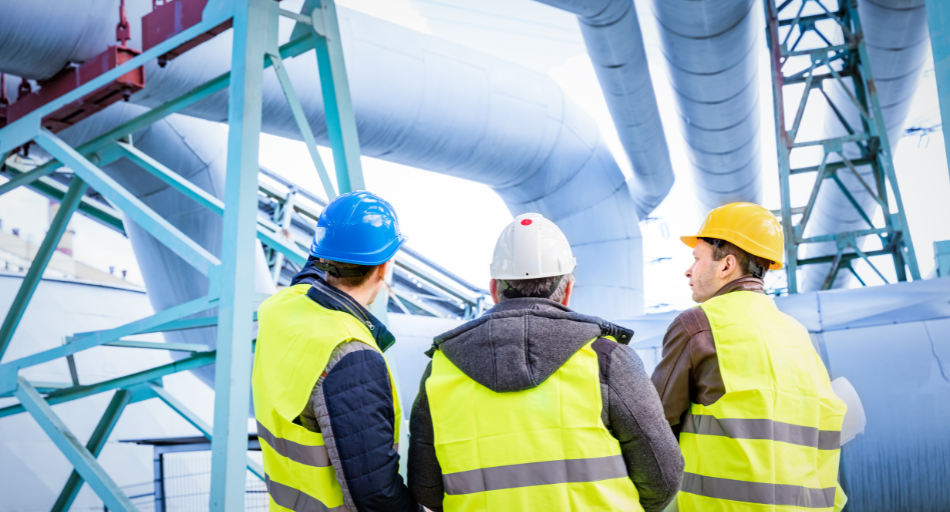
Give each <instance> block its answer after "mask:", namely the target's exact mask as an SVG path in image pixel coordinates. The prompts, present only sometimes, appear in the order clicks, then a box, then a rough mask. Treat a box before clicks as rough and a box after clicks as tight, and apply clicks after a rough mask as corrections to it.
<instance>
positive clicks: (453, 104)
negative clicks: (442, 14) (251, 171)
mask: <svg viewBox="0 0 950 512" xmlns="http://www.w3.org/2000/svg"><path fill="white" fill-rule="evenodd" d="M285 3H287V2H285ZM112 4H113V7H114V8H109V7H107V6H105V7H104V6H103V5H101V0H83V1H78V2H73V3H71V4H70V7H69V9H66V8H63V6H61V5H59V4H58V3H57V2H53V1H51V0H47V1H40V2H25V3H24V2H21V3H16V4H12V5H11V6H8V7H9V9H10V10H12V11H15V14H16V15H15V16H9V15H6V16H4V17H2V18H0V34H4V37H3V38H2V39H0V71H6V70H7V69H19V70H21V72H28V71H29V69H28V68H29V62H31V61H33V60H34V59H33V55H32V54H31V51H32V50H31V48H33V46H31V44H35V43H36V34H37V33H38V32H40V33H43V34H46V36H44V38H42V39H41V40H40V41H39V42H40V43H42V44H41V46H42V50H43V55H44V58H46V59H47V60H49V61H52V62H56V63H58V65H62V64H65V63H66V62H67V60H68V59H69V58H71V56H72V55H74V54H75V53H76V52H74V51H73V50H72V49H73V48H74V47H76V46H77V45H82V44H83V43H82V41H81V38H80V39H77V36H76V34H75V33H72V32H69V31H66V30H65V29H64V30H63V31H60V30H59V28H58V27H60V26H61V25H62V26H64V27H72V26H73V25H75V24H76V19H77V15H76V14H75V13H74V12H73V11H75V12H76V13H82V14H83V16H85V17H86V18H84V19H85V22H86V26H85V27H84V28H83V30H82V31H81V32H82V33H88V34H101V33H103V32H110V31H111V30H112V29H113V27H114V24H115V22H116V21H117V15H116V13H117V2H116V1H113V2H112ZM298 5H299V3H298ZM127 6H128V10H129V17H130V19H131V20H133V22H132V23H133V26H136V23H135V21H134V20H135V19H136V16H141V14H142V13H143V12H145V11H147V10H148V8H149V7H150V2H148V1H147V0H136V1H130V2H128V3H127ZM285 8H292V7H291V6H287V7H285ZM93 9H98V11H93ZM339 12H340V25H341V30H342V34H343V46H344V53H345V56H346V59H347V71H348V74H349V79H350V86H351V91H352V96H353V103H354V109H355V112H356V117H357V122H358V130H359V137H360V144H361V148H362V151H363V154H364V155H366V156H371V157H376V158H382V159H386V160H389V161H392V162H397V163H401V164H406V165H411V166H414V167H418V168H422V169H426V170H430V171H434V172H440V173H444V174H449V175H452V176H458V177H462V178H465V179H469V180H473V181H478V182H481V183H485V184H487V185H489V186H491V187H492V188H493V189H494V190H496V191H497V192H498V194H499V195H501V197H502V198H503V199H504V200H505V203H506V204H507V206H508V208H509V210H510V211H511V212H512V213H513V214H516V215H517V214H520V213H523V212H527V211H536V212H540V213H542V214H544V215H545V216H546V217H548V218H550V219H552V220H554V221H555V222H556V223H558V225H559V226H560V227H561V228H562V229H563V230H564V232H565V234H566V235H567V237H568V238H569V239H570V240H571V243H572V244H573V246H574V252H575V254H576V256H577V258H578V262H579V267H578V270H577V272H576V275H577V278H578V284H577V288H576V291H575V297H576V299H575V300H576V302H575V305H576V307H577V309H579V310H581V311H586V312H590V313H596V314H599V315H601V316H605V317H613V318H616V317H622V316H629V315H631V314H635V313H638V312H641V311H642V309H643V285H642V269H641V265H642V249H641V241H640V230H639V226H638V216H637V213H636V207H635V205H634V203H633V200H632V199H631V197H630V193H629V192H628V189H627V185H626V183H625V179H624V176H623V173H622V172H621V171H620V169H619V167H618V166H617V164H616V162H615V161H614V159H613V157H612V156H611V154H610V152H609V151H608V150H607V148H606V146H605V144H604V143H603V141H602V140H601V138H600V135H599V133H598V130H597V127H596V124H595V123H594V121H593V120H592V119H591V118H590V117H589V116H587V115H586V114H585V113H584V112H583V111H582V110H581V109H580V108H579V107H578V106H577V105H576V104H574V103H573V102H571V101H570V100H569V99H568V98H566V97H565V95H564V94H563V92H562V91H561V90H560V88H559V87H558V86H557V85H556V84H555V83H554V82H553V80H551V79H550V78H549V77H547V76H546V75H543V74H541V73H537V72H533V71H530V70H526V69H524V68H521V67H519V66H516V65H513V64H510V63H507V62H505V61H502V60H499V59H494V58H491V57H488V56H486V55H484V54H481V53H478V52H475V51H472V50H468V49H465V48H462V47H459V46H456V45H452V44H449V43H446V42H445V41H442V40H439V39H436V38H433V37H430V36H426V35H424V34H420V33H417V32H413V31H411V30H408V29H405V28H402V27H399V26H396V25H393V24H391V23H387V22H384V21H381V20H378V19H375V18H372V17H370V16H366V15H363V14H359V13H356V12H352V11H348V10H346V9H340V11H339ZM8 20H15V21H16V23H15V24H11V23H8ZM290 28H291V24H290V23H289V22H287V21H286V20H285V21H283V22H282V25H281V32H282V34H283V35H284V38H285V40H286V37H287V36H288V35H289V32H290ZM133 32H134V33H135V31H133ZM77 33H78V32H77ZM131 44H132V45H133V46H134V45H135V44H136V41H135V40H133V41H132V43H131ZM56 48H59V49H60V51H59V53H56V51H55V49H56ZM230 53H231V35H230V33H225V34H223V35H221V36H218V37H216V38H215V39H212V40H211V41H208V42H206V43H204V44H203V45H201V46H200V47H198V48H196V49H194V50H192V51H190V52H188V53H186V54H184V55H183V56H181V57H179V58H177V59H175V60H174V61H171V62H170V63H169V64H168V65H167V66H166V67H165V68H159V67H158V66H157V65H156V64H155V63H152V64H150V65H149V66H148V67H147V71H146V75H147V86H146V88H145V89H144V90H143V91H141V92H140V93H138V94H136V95H134V96H133V98H132V101H133V102H134V103H140V104H143V105H146V106H154V105H157V104H159V103H162V102H164V101H166V100H169V99H171V98H174V97H177V96H178V95H181V94H184V93H186V92H188V91H189V90H191V89H192V88H194V87H196V86H198V85H200V84H202V83H204V82H205V81H207V80H209V79H211V78H213V77H215V76H218V75H219V74H221V73H223V72H225V71H227V69H228V66H229V65H230ZM59 63H61V64H59ZM285 64H286V68H287V70H288V73H289V74H290V76H291V79H292V81H293V82H294V83H295V84H296V89H297V94H298V95H299V97H300V101H301V103H302V104H303V107H304V110H305V112H306V113H307V116H308V120H309V122H310V124H311V127H312V129H313V130H314V132H315V134H316V137H317V140H318V141H320V142H321V143H324V144H326V143H327V134H326V124H325V122H324V114H323V105H322V98H321V93H320V88H319V80H318V76H319V74H318V70H317V66H316V62H315V59H314V58H313V54H307V55H303V56H301V57H298V58H295V59H289V60H288V61H287V62H286V63H285ZM56 67H58V66H52V65H44V67H43V70H46V69H52V68H56ZM38 73H39V71H34V72H33V74H32V75H29V76H33V77H36V78H44V76H41V75H39V74H38ZM183 113H184V114H188V115H192V116H196V117H201V118H204V119H208V120H212V121H224V120H225V119H226V116H227V93H226V92H222V93H219V94H217V95H214V96H211V97H209V98H206V99H205V100H203V101H201V102H199V103H197V104H195V105H193V106H192V107H190V108H189V109H187V110H186V111H184V112H183ZM263 126H264V131H266V132H268V133H272V134H275V135H279V136H284V137H291V138H298V139H299V137H300V136H299V132H298V130H297V127H296V125H295V124H294V122H293V119H292V117H291V114H290V110H289V108H288V107H287V105H286V100H285V99H284V97H283V93H282V91H281V89H280V87H279V84H278V82H277V80H276V78H275V77H274V75H273V74H272V72H270V71H268V72H266V73H265V90H264V119H263ZM172 168H173V169H174V167H172ZM167 270H169V269H163V272H166V271H167ZM169 285H171V283H169Z"/></svg>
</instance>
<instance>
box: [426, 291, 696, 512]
mask: <svg viewBox="0 0 950 512" xmlns="http://www.w3.org/2000/svg"><path fill="white" fill-rule="evenodd" d="M532 317H537V318H538V319H539V320H547V321H535V322H532V321H531V318H532ZM551 320H554V321H553V322H552V321H551ZM529 326H530V328H528V327H529ZM632 335H633V332H631V331H629V330H627V329H624V328H623V327H620V326H617V325H614V324H611V323H609V322H606V321H604V320H601V319H599V318H596V317H591V316H586V315H581V314H578V313H574V312H572V311H571V310H570V309H568V308H567V307H565V306H562V305H560V304H558V303H556V302H554V301H551V300H548V299H537V298H520V299H508V300H505V301H503V302H501V303H500V304H498V305H497V306H495V307H494V308H492V309H491V310H489V311H488V312H487V313H486V314H485V315H483V316H482V317H480V318H478V319H477V320H473V321H471V322H468V323H466V324H463V325H461V326H459V327H457V328H455V329H453V330H451V331H449V332H447V333H445V334H442V335H440V336H438V337H436V338H435V343H434V345H435V346H437V347H438V348H439V350H441V351H442V353H443V354H444V355H445V357H447V358H448V359H449V360H450V361H451V362H452V363H453V364H454V365H455V366H456V367H458V368H459V369H460V370H461V371H463V372H464V373H465V374H466V375H468V376H469V377H471V378H472V379H473V380H475V381H477V382H479V383H482V384H484V385H486V386H487V387H488V388H489V389H491V390H493V391H495V392H499V393H501V392H506V391H521V390H524V389H531V388H533V387H536V386H538V385H539V384H540V383H542V382H544V381H545V380H546V379H547V378H548V377H550V376H551V375H552V374H553V373H554V372H556V371H557V370H558V369H559V368H560V367H561V366H562V365H564V363H566V362H567V360H568V359H570V358H571V356H573V355H574V353H576V352H577V351H578V350H579V349H580V348H581V347H583V346H584V345H585V344H587V343H588V342H589V341H590V340H592V339H594V338H597V337H599V336H613V337H614V338H615V339H617V340H618V341H619V343H615V342H613V341H610V340H607V339H598V340H596V341H595V342H594V343H593V344H592V347H593V349H594V351H596V352H597V356H598V360H599V362H600V379H601V395H602V397H603V413H602V414H603V421H604V425H606V426H607V428H608V429H609V430H610V432H611V433H612V434H613V436H614V437H615V438H617V440H618V441H620V448H621V452H622V455H623V459H624V461H625V463H626V466H627V473H628V474H629V476H630V480H632V481H633V483H634V485H636V487H637V491H638V492H639V494H640V502H641V504H642V505H643V508H644V510H645V511H646V512H653V511H660V510H663V508H664V507H665V506H666V505H667V503H669V502H670V500H672V499H673V496H675V494H676V491H677V490H678V489H679V485H680V479H681V477H682V473H683V457H682V455H680V451H679V446H678V445H677V443H676V439H675V438H674V437H673V435H672V434H671V432H670V429H669V426H668V425H667V423H666V420H665V419H664V418H663V409H662V406H661V404H660V401H659V399H658V398H657V395H656V390H655V389H654V388H653V385H652V384H651V383H650V379H649V377H648V376H647V374H646V371H645V370H644V368H643V363H642V362H641V361H640V358H639V357H638V356H637V353H636V352H635V351H634V350H633V349H632V348H630V347H628V346H627V343H629V342H630V338H631V336H632ZM434 350H435V347H433V349H431V350H430V351H429V352H428V354H429V356H430V357H431V355H432V354H433V353H434ZM517 354H523V356H518V355H517ZM513 356H514V357H513ZM501 357H504V358H506V359H507V362H506V363H505V364H503V365H502V364H498V365H496V364H495V360H496V359H498V358H501ZM512 359H514V360H516V361H524V364H521V365H516V364H515V363H513V362H512ZM496 369H504V371H505V372H506V374H505V375H497V374H496V373H495V371H496ZM431 373H432V364H431V362H430V363H429V366H428V368H426V371H425V373H424V374H423V376H422V383H421V384H420V386H419V394H418V395H417V396H416V401H415V403H414V404H413V407H412V416H411V419H410V422H409V428H410V434H411V437H410V445H409V488H410V490H411V491H412V493H413V495H414V496H415V498H416V500H418V501H419V503H420V504H422V505H423V506H425V507H427V508H429V509H431V510H435V511H439V510H442V497H443V487H442V469H441V466H440V465H439V460H438V459H437V458H436V453H435V447H434V444H433V443H434V434H433V429H432V414H431V412H430V410H429V400H428V397H427V396H426V379H428V378H429V375H430V374H431ZM552 406H554V407H556V405H555V404H552Z"/></svg>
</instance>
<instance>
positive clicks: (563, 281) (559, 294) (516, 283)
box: [498, 274, 574, 302]
mask: <svg viewBox="0 0 950 512" xmlns="http://www.w3.org/2000/svg"><path fill="white" fill-rule="evenodd" d="M558 279H560V282H558V285H557V288H555V289H554V292H551V287H552V286H554V282H555V281H557V280H558ZM498 281H499V283H498V284H499V294H498V300H499V301H503V300H505V299H511V298H512V297H509V296H508V295H507V294H506V293H505V292H507V291H508V290H507V289H511V290H514V291H515V294H513V295H519V296H521V297H536V298H542V299H551V300H553V301H554V302H561V301H562V300H564V293H565V292H566V291H567V285H569V284H571V283H572V282H574V276H573V275H572V274H564V275H563V276H551V277H539V278H537V279H513V280H501V279H499V280H498Z"/></svg>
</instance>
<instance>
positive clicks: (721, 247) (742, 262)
mask: <svg viewBox="0 0 950 512" xmlns="http://www.w3.org/2000/svg"><path fill="white" fill-rule="evenodd" d="M700 240H702V241H704V242H706V243H707V244H709V245H711V246H713V259H714V260H716V261H722V259H723V258H725V257H726V256H728V255H730V254H731V255H733V256H735V258H736V264H737V265H738V266H739V269H740V270H742V275H750V274H753V272H752V269H751V268H749V263H750V262H755V264H756V265H759V266H761V267H762V268H764V269H765V270H766V271H767V270H768V269H769V267H770V266H771V265H772V262H771V261H770V260H767V259H765V258H762V257H760V256H754V255H752V254H750V253H748V252H746V251H745V250H744V249H742V248H740V247H739V246H738V245H736V244H734V243H732V242H727V241H725V240H721V239H719V238H707V237H700Z"/></svg>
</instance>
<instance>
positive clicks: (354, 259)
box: [310, 228, 409, 265]
mask: <svg viewBox="0 0 950 512" xmlns="http://www.w3.org/2000/svg"><path fill="white" fill-rule="evenodd" d="M318 229H319V228H318ZM408 239H409V237H407V236H406V235H402V234H400V235H399V236H397V237H396V238H394V239H393V240H392V241H391V242H390V243H389V244H387V245H386V246H385V247H383V248H382V249H380V250H378V251H376V252H372V253H364V254H354V253H351V252H347V253H343V252H337V251H333V250H329V249H326V248H323V247H319V246H312V247H311V248H310V255H311V256H313V257H315V258H322V259H325V260H330V261H338V262H340V263H352V264H354V265H382V264H383V263H386V262H387V261H389V260H391V259H393V256H395V255H396V252H398V251H399V248H400V247H402V245H403V244H404V243H406V240H408Z"/></svg>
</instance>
